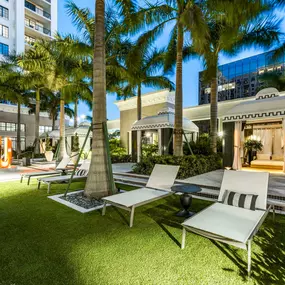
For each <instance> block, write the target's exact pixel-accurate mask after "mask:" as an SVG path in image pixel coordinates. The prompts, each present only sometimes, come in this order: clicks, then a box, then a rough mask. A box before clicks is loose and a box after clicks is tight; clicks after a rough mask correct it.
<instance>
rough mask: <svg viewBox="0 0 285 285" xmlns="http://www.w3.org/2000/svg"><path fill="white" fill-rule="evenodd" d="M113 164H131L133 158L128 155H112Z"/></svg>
mask: <svg viewBox="0 0 285 285" xmlns="http://www.w3.org/2000/svg"><path fill="white" fill-rule="evenodd" d="M111 161H112V163H124V162H131V161H132V156H131V155H128V154H123V155H113V154H112V155H111Z"/></svg>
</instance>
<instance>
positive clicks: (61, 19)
mask: <svg viewBox="0 0 285 285" xmlns="http://www.w3.org/2000/svg"><path fill="white" fill-rule="evenodd" d="M58 2H59V3H58V5H59V7H58V8H59V9H58V29H59V32H60V33H62V34H66V33H77V31H76V29H75V28H74V27H73V25H72V23H71V19H70V18H69V17H68V15H67V14H66V10H65V8H64V5H65V1H64V0H59V1H58ZM74 2H75V3H76V4H77V5H78V6H79V7H82V8H84V7H89V8H90V9H91V10H92V11H93V13H94V0H75V1H74ZM284 23H285V22H284V21H283V25H282V28H283V32H284V31H285V24H284ZM168 37H169V34H168V33H167V31H166V32H165V34H164V35H163V36H162V37H161V38H160V39H159V44H160V45H162V46H163V45H165V43H166V42H167V40H168ZM262 52H263V50H261V49H253V48H252V49H248V50H246V51H244V52H241V53H239V54H238V55H237V56H235V57H231V58H228V57H225V56H221V58H220V62H219V63H220V64H224V63H228V62H231V61H234V60H238V59H241V58H245V57H249V56H252V55H256V54H259V53H262ZM202 70H203V62H202V61H201V60H198V59H192V60H190V61H188V62H185V63H184V64H183V94H184V100H183V104H184V107H188V106H195V105H197V104H198V76H199V71H202ZM170 79H171V80H172V81H173V82H175V76H172V77H170ZM143 91H144V92H149V91H153V90H152V89H147V90H146V89H145V90H143ZM114 101H116V96H114V95H108V96H107V106H108V114H107V118H108V119H109V120H112V119H117V118H119V115H120V113H119V110H118V108H117V106H116V105H115V104H113V102H114ZM79 111H80V114H87V113H89V109H88V107H86V106H85V105H84V104H80V110H79Z"/></svg>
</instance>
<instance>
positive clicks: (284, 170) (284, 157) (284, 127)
mask: <svg viewBox="0 0 285 285" xmlns="http://www.w3.org/2000/svg"><path fill="white" fill-rule="evenodd" d="M282 125H283V134H282V135H283V172H284V173H285V118H284V119H283V120H282Z"/></svg>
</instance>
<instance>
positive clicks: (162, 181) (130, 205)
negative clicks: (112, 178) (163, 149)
mask: <svg viewBox="0 0 285 285" xmlns="http://www.w3.org/2000/svg"><path fill="white" fill-rule="evenodd" d="M178 170H179V166H174V165H161V164H156V165H155V166H154V168H153V170H152V173H151V175H150V177H149V180H148V182H147V185H146V187H143V188H139V189H136V190H133V191H129V192H125V193H121V194H116V195H112V196H108V197H105V198H103V199H102V200H103V201H104V207H103V211H102V215H103V216H104V215H105V213H106V206H107V204H111V205H112V206H115V207H118V208H121V209H124V210H127V211H129V212H130V227H132V226H133V222H134V214H135V208H137V207H139V206H142V205H145V204H148V203H151V202H153V201H156V200H159V199H162V198H165V197H167V196H169V195H172V194H173V192H171V186H172V185H173V184H174V181H175V178H176V176H177V173H178Z"/></svg>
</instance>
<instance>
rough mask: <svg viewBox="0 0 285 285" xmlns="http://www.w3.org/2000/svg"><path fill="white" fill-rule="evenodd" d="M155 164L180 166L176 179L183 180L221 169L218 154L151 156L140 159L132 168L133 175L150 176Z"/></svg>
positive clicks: (220, 158)
mask: <svg viewBox="0 0 285 285" xmlns="http://www.w3.org/2000/svg"><path fill="white" fill-rule="evenodd" d="M155 164H170V165H180V169H179V172H178V176H177V178H178V179H185V178H189V177H192V176H196V175H199V174H203V173H206V172H210V171H213V170H217V169H221V168H222V157H221V155H220V154H212V155H207V156H205V155H187V156H172V155H163V156H152V157H147V158H142V161H141V162H139V163H137V164H136V165H135V166H134V169H133V171H134V173H137V174H145V175H150V174H151V171H152V169H153V167H154V165H155Z"/></svg>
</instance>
